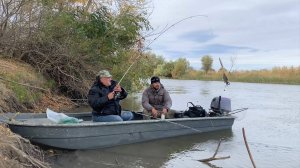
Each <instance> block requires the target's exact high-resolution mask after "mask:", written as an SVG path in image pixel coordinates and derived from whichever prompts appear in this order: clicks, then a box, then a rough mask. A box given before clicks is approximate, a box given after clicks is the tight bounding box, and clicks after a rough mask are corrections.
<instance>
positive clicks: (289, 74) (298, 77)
mask: <svg viewBox="0 0 300 168" xmlns="http://www.w3.org/2000/svg"><path fill="white" fill-rule="evenodd" d="M225 74H226V76H227V77H228V79H229V81H231V82H246V83H269V84H288V85H300V66H298V67H274V68H272V69H271V70H265V69H264V70H251V71H233V72H226V71H225ZM222 77H223V71H217V72H215V71H209V72H208V73H207V74H205V73H204V72H203V71H189V72H188V73H187V74H186V75H184V76H183V77H182V79H194V80H195V79H196V80H204V81H222V80H223V79H222Z"/></svg>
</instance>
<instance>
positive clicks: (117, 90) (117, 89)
mask: <svg viewBox="0 0 300 168" xmlns="http://www.w3.org/2000/svg"><path fill="white" fill-rule="evenodd" d="M114 91H115V92H121V91H122V88H121V86H120V85H119V84H117V85H116V86H115V87H114Z"/></svg>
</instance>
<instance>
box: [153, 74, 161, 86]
mask: <svg viewBox="0 0 300 168" xmlns="http://www.w3.org/2000/svg"><path fill="white" fill-rule="evenodd" d="M156 82H159V83H160V79H159V77H157V76H153V77H152V78H151V84H152V83H156Z"/></svg>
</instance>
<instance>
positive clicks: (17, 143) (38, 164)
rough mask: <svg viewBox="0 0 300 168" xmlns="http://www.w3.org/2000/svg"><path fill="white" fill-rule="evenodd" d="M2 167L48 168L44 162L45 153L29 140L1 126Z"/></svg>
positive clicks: (0, 158) (0, 153) (0, 160)
mask: <svg viewBox="0 0 300 168" xmlns="http://www.w3.org/2000/svg"><path fill="white" fill-rule="evenodd" d="M0 137H1V138H0V149H1V150H0V167H1V168H2V167H3V168H8V167H14V168H23V167H33V168H48V167H50V165H49V164H48V163H46V162H45V161H44V153H43V151H41V150H40V149H39V148H38V147H36V146H34V145H32V144H31V143H30V142H29V141H28V140H27V139H24V138H22V137H20V136H19V135H16V134H14V133H12V132H11V131H10V130H9V129H8V128H7V127H5V126H4V125H0Z"/></svg>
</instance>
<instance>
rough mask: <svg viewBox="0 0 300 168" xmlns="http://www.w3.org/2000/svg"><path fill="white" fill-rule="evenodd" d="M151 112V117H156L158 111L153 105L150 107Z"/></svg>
mask: <svg viewBox="0 0 300 168" xmlns="http://www.w3.org/2000/svg"><path fill="white" fill-rule="evenodd" d="M151 113H152V117H153V118H157V114H158V112H157V110H156V109H155V108H154V107H153V108H152V110H151Z"/></svg>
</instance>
